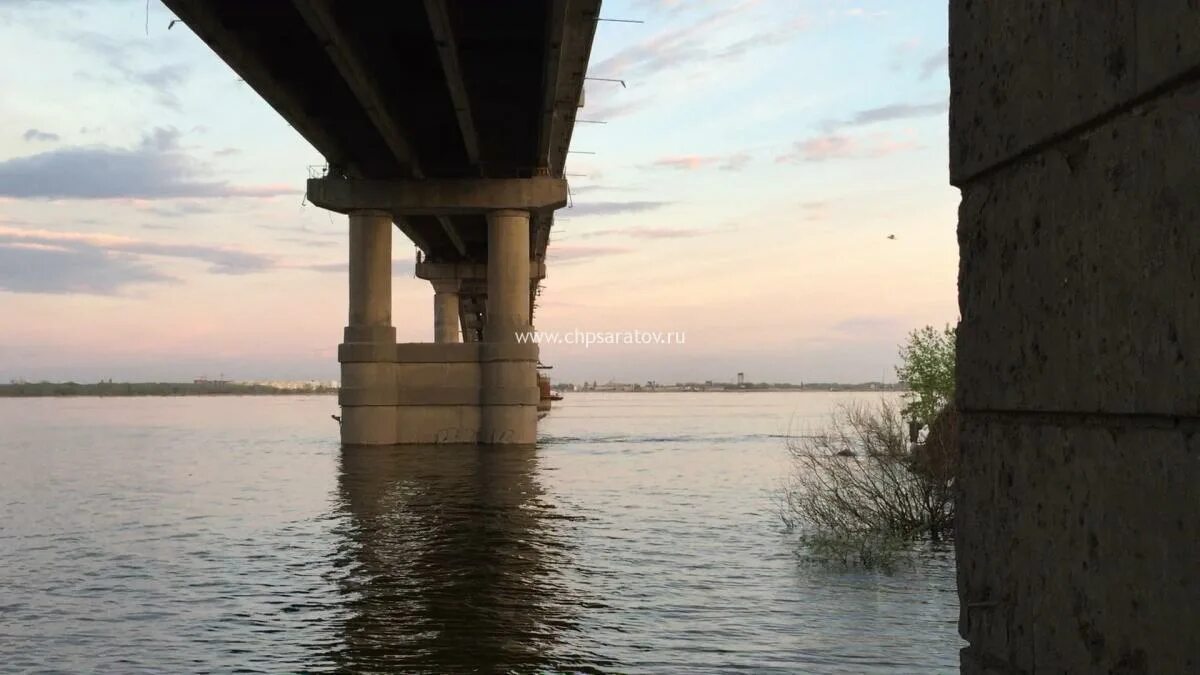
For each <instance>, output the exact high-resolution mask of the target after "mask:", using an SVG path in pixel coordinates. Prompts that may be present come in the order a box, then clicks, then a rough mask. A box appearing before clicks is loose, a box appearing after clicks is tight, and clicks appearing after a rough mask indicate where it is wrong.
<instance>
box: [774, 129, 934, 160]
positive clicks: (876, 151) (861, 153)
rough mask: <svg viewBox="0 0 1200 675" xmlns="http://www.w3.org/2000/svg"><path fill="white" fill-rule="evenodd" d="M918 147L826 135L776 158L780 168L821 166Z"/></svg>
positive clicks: (887, 140)
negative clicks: (792, 165)
mask: <svg viewBox="0 0 1200 675" xmlns="http://www.w3.org/2000/svg"><path fill="white" fill-rule="evenodd" d="M918 147H920V146H918V145H917V143H916V142H915V141H910V140H898V139H894V138H892V137H890V136H887V135H876V136H873V137H870V138H861V137H853V136H846V135H843V134H837V133H834V134H825V135H821V136H813V137H812V138H806V139H802V140H799V141H796V142H795V143H794V144H793V145H792V149H791V150H790V151H788V152H786V153H784V154H782V155H779V156H778V157H776V158H775V161H776V162H777V163H780V164H784V163H801V162H824V161H828V160H833V159H875V158H879V157H886V156H888V155H893V154H896V153H898V152H903V151H906V150H913V149H915V148H918Z"/></svg>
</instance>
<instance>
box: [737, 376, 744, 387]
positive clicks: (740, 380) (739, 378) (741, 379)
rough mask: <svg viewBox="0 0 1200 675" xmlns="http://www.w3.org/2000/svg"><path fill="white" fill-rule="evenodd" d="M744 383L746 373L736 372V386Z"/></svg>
mask: <svg viewBox="0 0 1200 675" xmlns="http://www.w3.org/2000/svg"><path fill="white" fill-rule="evenodd" d="M744 384H746V374H745V373H738V386H739V387H740V386H742V385H744Z"/></svg>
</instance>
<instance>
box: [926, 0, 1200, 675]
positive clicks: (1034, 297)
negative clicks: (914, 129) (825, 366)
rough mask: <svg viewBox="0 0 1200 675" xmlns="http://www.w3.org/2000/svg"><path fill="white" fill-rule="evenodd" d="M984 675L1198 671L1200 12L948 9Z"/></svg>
mask: <svg viewBox="0 0 1200 675" xmlns="http://www.w3.org/2000/svg"><path fill="white" fill-rule="evenodd" d="M950 79H951V115H950V142H951V150H950V164H951V181H952V182H953V183H954V184H955V185H957V186H958V187H959V188H960V189H961V190H962V204H961V206H960V210H959V225H958V237H959V244H960V256H961V262H960V275H959V302H960V311H961V317H962V323H961V325H960V329H959V345H958V351H959V357H958V358H959V365H958V404H959V406H960V408H961V410H962V412H963V414H962V428H961V430H960V438H961V441H962V447H963V460H962V475H961V477H960V481H959V484H960V506H959V524H958V558H959V563H958V567H959V594H960V599H961V602H962V608H961V615H960V623H959V627H960V632H961V634H962V635H963V637H964V638H965V639H967V640H968V641H969V642H970V647H968V648H967V649H965V650H964V652H963V659H962V670H963V672H964V673H1023V672H1055V673H1057V672H1072V673H1074V672H1117V673H1183V672H1200V642H1198V641H1197V640H1195V638H1194V636H1196V635H1200V298H1198V297H1197V292H1198V290H1200V2H1197V1H1196V0H1161V1H1155V2H1133V1H1132V0H1126V1H1121V2H1117V1H1114V2H1103V3H1092V2H1076V1H1074V0H1058V1H1047V2H1026V1H1021V2H990V1H985V0H952V2H951V3H950Z"/></svg>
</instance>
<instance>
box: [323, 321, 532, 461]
mask: <svg viewBox="0 0 1200 675" xmlns="http://www.w3.org/2000/svg"><path fill="white" fill-rule="evenodd" d="M387 347H388V348H384V347H382V346H380V345H370V344H344V345H341V347H340V349H339V350H338V358H339V360H340V361H341V363H342V387H341V391H340V392H339V394H338V402H339V403H340V404H341V406H342V442H343V443H346V444H348V445H393V444H412V443H416V444H439V443H483V444H489V443H496V444H517V445H527V444H532V443H534V442H535V441H536V440H537V438H536V434H537V404H538V401H539V399H540V393H539V391H538V388H537V375H536V366H537V359H538V347H537V345H536V344H516V343H510V344H503V343H500V344H498V343H488V342H471V343H406V344H393V345H389V346H387Z"/></svg>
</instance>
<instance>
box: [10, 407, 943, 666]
mask: <svg viewBox="0 0 1200 675" xmlns="http://www.w3.org/2000/svg"><path fill="white" fill-rule="evenodd" d="M849 396H851V395H844V394H843V395H837V394H816V393H805V394H800V393H795V394H773V393H771V394H768V393H757V394H568V395H567V399H566V400H565V401H563V402H562V403H560V404H558V406H559V407H558V408H557V409H556V410H555V411H554V412H553V413H552V414H551V415H550V417H548V418H547V419H546V420H544V421H543V422H542V426H541V429H540V433H541V437H542V441H541V443H540V447H539V448H537V449H536V450H495V449H453V450H452V449H432V448H427V449H390V448H389V449H378V450H363V449H354V450H345V451H343V450H342V449H341V448H340V447H339V446H338V445H337V443H336V441H335V439H336V435H337V434H336V432H337V429H336V423H334V422H333V421H332V420H330V419H329V415H330V413H335V412H336V411H337V409H336V405H335V399H334V398H333V397H308V398H271V397H262V398H248V397H238V398H147V399H63V400H48V399H40V400H39V399H25V400H12V399H9V400H3V399H0V672H104V673H140V672H145V673H151V672H153V673H188V672H234V671H239V670H240V671H241V672H297V671H299V672H327V671H338V672H363V671H374V672H447V673H454V672H543V671H548V672H560V671H566V672H662V673H678V672H737V671H741V672H754V673H767V672H780V673H867V672H889V673H926V672H956V670H957V662H958V660H957V650H958V649H959V648H960V646H961V643H960V641H959V639H958V637H957V635H956V632H955V623H954V622H955V619H956V616H957V599H956V596H955V592H954V569H953V560H952V557H951V556H950V554H948V553H946V554H941V555H932V556H928V557H925V558H923V559H921V560H920V561H919V562H918V563H917V564H915V565H914V566H913V567H911V568H903V569H901V570H900V571H899V572H897V573H896V574H894V575H892V576H883V575H877V574H872V573H863V572H849V573H847V572H834V571H830V570H822V569H820V568H814V567H813V566H811V565H809V564H806V563H803V562H800V561H798V560H797V557H796V556H795V554H794V549H795V546H794V542H793V541H792V539H791V537H790V536H789V535H788V534H787V533H785V532H784V531H783V530H782V528H781V526H780V523H779V521H778V519H777V518H776V517H775V516H774V514H773V507H772V490H773V489H774V488H775V486H776V485H777V483H778V481H779V480H780V477H781V476H782V475H783V473H784V472H785V471H786V468H787V454H786V448H785V446H784V438H783V437H784V436H785V435H786V434H787V433H788V430H789V428H793V429H802V428H805V427H806V426H807V425H810V424H816V423H817V422H819V420H820V418H821V417H822V416H823V415H824V414H825V413H827V412H828V411H829V410H830V408H831V407H832V406H833V405H834V403H835V402H836V401H838V400H841V399H844V398H847V397H849Z"/></svg>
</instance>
